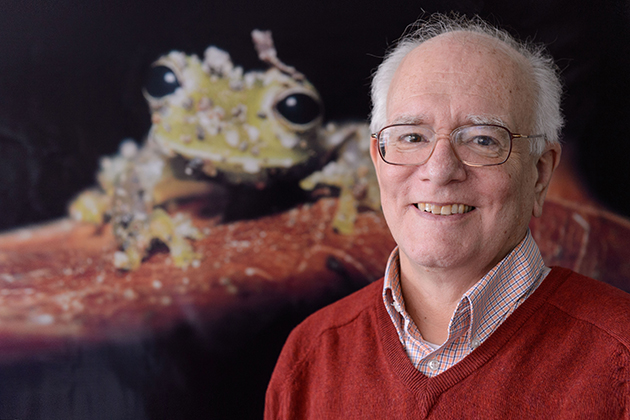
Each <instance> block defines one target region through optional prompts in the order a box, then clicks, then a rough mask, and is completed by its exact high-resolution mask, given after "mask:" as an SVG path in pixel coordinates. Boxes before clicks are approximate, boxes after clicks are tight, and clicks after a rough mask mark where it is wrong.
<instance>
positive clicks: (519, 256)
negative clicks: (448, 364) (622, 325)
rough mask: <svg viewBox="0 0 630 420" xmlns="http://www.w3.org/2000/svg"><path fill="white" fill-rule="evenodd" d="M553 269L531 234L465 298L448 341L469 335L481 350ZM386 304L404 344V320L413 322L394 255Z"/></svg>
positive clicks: (386, 279) (385, 289) (394, 254)
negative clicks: (546, 263)
mask: <svg viewBox="0 0 630 420" xmlns="http://www.w3.org/2000/svg"><path fill="white" fill-rule="evenodd" d="M548 272H549V269H548V268H546V267H545V264H544V262H543V259H542V256H541V255H540V251H539V249H538V246H537V245H536V242H535V241H534V239H533V237H532V235H531V232H530V231H529V230H528V231H527V234H526V235H525V238H524V239H523V240H522V241H521V242H520V243H519V244H518V245H517V246H516V248H514V249H513V250H512V251H511V252H510V253H509V254H508V255H507V256H506V257H505V258H503V259H502V260H501V261H500V262H499V263H498V264H497V265H496V266H495V267H494V268H492V270H490V271H489V272H488V273H487V274H486V275H485V276H483V277H482V278H481V280H479V281H478V282H477V283H475V284H474V285H473V286H472V287H471V288H470V289H469V290H468V291H467V292H466V293H464V295H463V296H462V298H461V300H460V302H459V304H458V306H457V309H456V310H455V312H454V313H453V316H452V317H451V321H450V324H449V338H448V339H447V342H448V341H451V340H453V339H456V338H458V337H459V336H461V335H463V334H465V333H466V332H468V334H469V337H468V339H469V340H470V341H475V345H474V346H473V347H477V346H478V345H479V343H481V342H483V341H484V340H485V339H486V338H487V337H488V336H490V334H492V333H493V332H494V331H495V330H496V328H497V327H498V326H499V325H500V324H501V323H502V322H503V321H504V320H505V318H507V317H508V316H509V315H510V314H511V313H512V312H513V311H514V310H515V309H516V308H517V307H518V305H520V303H521V302H523V301H524V300H525V299H526V298H527V297H528V296H529V295H530V294H531V293H533V291H534V290H535V289H536V288H537V287H538V285H539V284H540V282H541V281H542V280H543V278H544V277H545V275H546V274H547V273H548ZM383 301H384V303H385V306H386V308H387V310H388V312H389V314H390V317H391V319H392V322H393V323H394V326H395V327H396V330H397V331H398V334H399V336H400V339H401V341H404V337H403V334H405V333H406V332H405V328H404V327H403V325H402V323H401V315H402V318H407V319H408V318H409V316H408V315H407V313H406V309H405V303H404V299H403V296H402V289H401V286H400V254H399V249H398V247H396V248H394V250H393V251H392V253H391V255H390V257H389V260H388V262H387V266H386V269H385V277H384V284H383Z"/></svg>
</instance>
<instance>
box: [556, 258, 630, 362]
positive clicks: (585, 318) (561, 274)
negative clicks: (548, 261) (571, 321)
mask: <svg viewBox="0 0 630 420" xmlns="http://www.w3.org/2000/svg"><path fill="white" fill-rule="evenodd" d="M551 275H553V276H554V280H555V279H556V278H564V280H563V281H561V282H560V284H559V286H558V287H557V288H556V289H555V290H554V292H553V293H552V294H551V295H550V296H549V298H548V300H547V302H548V303H549V304H551V305H553V306H555V307H556V308H558V309H560V310H561V311H562V312H564V313H565V314H567V315H568V316H570V317H573V318H575V319H577V320H580V321H582V322H585V323H588V324H590V325H592V326H594V327H595V328H598V329H600V330H602V331H604V332H605V333H607V334H609V335H611V336H613V337H614V338H615V339H617V340H618V341H620V342H621V343H622V344H623V345H624V346H625V347H626V348H628V349H629V350H630V294H628V293H626V292H624V291H622V290H620V289H618V288H616V287H613V286H611V285H609V284H606V283H603V282H601V281H598V280H595V279H592V278H590V277H586V276H583V275H581V274H578V273H576V272H574V271H571V270H568V269H565V268H558V267H554V269H553V270H552V272H551V273H550V276H551Z"/></svg>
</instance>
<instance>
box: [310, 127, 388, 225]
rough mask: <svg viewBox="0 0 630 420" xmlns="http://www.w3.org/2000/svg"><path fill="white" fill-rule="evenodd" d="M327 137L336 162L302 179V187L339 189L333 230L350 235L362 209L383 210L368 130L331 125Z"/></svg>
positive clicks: (327, 130)
mask: <svg viewBox="0 0 630 420" xmlns="http://www.w3.org/2000/svg"><path fill="white" fill-rule="evenodd" d="M326 136H327V137H328V138H329V139H331V140H330V142H331V145H330V146H329V147H330V148H331V150H336V151H337V159H335V160H333V161H331V162H329V163H328V164H326V166H324V167H323V168H322V169H321V170H320V171H317V172H314V173H313V174H311V175H310V176H309V177H307V178H305V179H303V180H302V181H301V182H300V186H301V187H302V188H304V189H306V190H312V189H314V188H315V187H316V186H317V185H318V184H322V185H330V186H334V187H337V188H339V204H338V207H337V211H336V212H335V216H334V219H333V228H334V229H335V230H337V231H338V232H339V233H341V234H344V235H349V234H352V232H353V231H354V223H355V221H356V219H357V215H358V211H359V208H360V207H367V208H370V209H372V210H379V209H380V195H379V190H378V181H377V179H376V173H375V171H374V167H373V165H372V160H371V158H370V151H369V147H370V136H369V129H368V127H367V125H365V124H346V125H344V126H341V127H336V126H333V125H331V126H329V127H327V128H326ZM337 146H338V148H337Z"/></svg>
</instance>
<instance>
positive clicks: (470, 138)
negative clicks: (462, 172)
mask: <svg viewBox="0 0 630 420" xmlns="http://www.w3.org/2000/svg"><path fill="white" fill-rule="evenodd" d="M453 147H454V148H455V150H456V152H457V155H458V156H459V158H460V159H461V160H462V161H463V162H464V163H467V164H469V165H497V164H500V163H503V162H505V161H506V159H507V158H508V156H509V155H510V148H511V140H510V132H509V131H507V129H505V128H503V127H499V126H494V125H474V126H469V127H461V128H459V129H457V130H455V131H454V132H453Z"/></svg>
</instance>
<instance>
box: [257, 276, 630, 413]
mask: <svg viewBox="0 0 630 420" xmlns="http://www.w3.org/2000/svg"><path fill="white" fill-rule="evenodd" d="M382 286H383V282H382V280H381V281H378V282H375V283H373V284H371V285H369V286H367V287H365V288H364V289H362V290H360V291H358V292H356V293H354V294H353V295H350V296H348V297H347V298H345V299H342V300H340V301H338V302H336V303H334V304H332V305H330V306H328V307H326V308H324V309H322V310H321V311H319V312H317V313H315V314H314V315H312V316H311V317H309V318H308V319H307V320H306V321H304V322H303V323H302V324H301V325H299V326H298V327H297V328H296V329H295V330H294V331H293V332H292V333H291V335H290V336H289V339H288V340H287V343H286V344H285V346H284V349H283V350H282V354H281V356H280V358H279V360H278V363H277V365H276V368H275V371H274V373H273V376H272V378H271V382H270V383H269V388H268V390H267V400H266V406H265V419H267V420H270V419H292V420H293V419H306V418H308V419H344V420H346V419H420V418H431V419H434V418H435V419H464V418H466V419H468V418H470V419H531V418H551V419H620V418H621V419H630V295H628V294H626V293H624V292H622V291H620V290H618V289H615V288H613V287H612V286H608V285H606V284H604V283H600V282H598V281H595V280H592V279H590V278H587V277H584V276H581V275H579V274H577V273H574V272H572V271H570V270H567V269H563V268H553V269H552V271H551V272H550V273H549V275H548V276H547V278H546V279H545V280H544V281H543V283H542V284H541V285H540V286H539V287H538V289H537V290H536V291H535V292H534V294H532V295H531V296H530V297H529V298H528V299H527V300H526V301H525V302H524V303H523V304H522V305H521V306H519V307H518V309H516V311H514V313H513V314H512V315H511V316H510V317H508V318H507V319H506V320H505V322H504V323H503V324H501V326H499V328H498V329H497V330H496V331H495V333H494V334H492V335H491V336H490V337H489V338H488V339H487V340H486V341H485V342H484V343H483V344H482V345H481V346H479V347H478V348H477V349H476V350H474V351H473V352H472V353H471V354H470V355H468V356H467V357H466V358H465V359H464V360H462V361H461V362H460V363H458V364H457V365H455V366H453V367H452V368H450V369H448V370H447V371H445V372H444V373H442V374H440V375H437V376H436V377H434V378H428V377H426V376H425V375H423V374H422V373H420V372H419V371H417V370H416V369H415V368H414V367H413V365H412V364H411V362H410V361H409V359H408V358H407V355H406V354H405V351H404V350H403V347H402V345H401V344H400V341H399V340H398V335H397V334H396V330H395V329H394V326H393V325H392V323H391V320H390V319H389V316H388V314H387V311H386V310H385V307H384V304H383V300H382V297H381V291H382Z"/></svg>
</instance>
